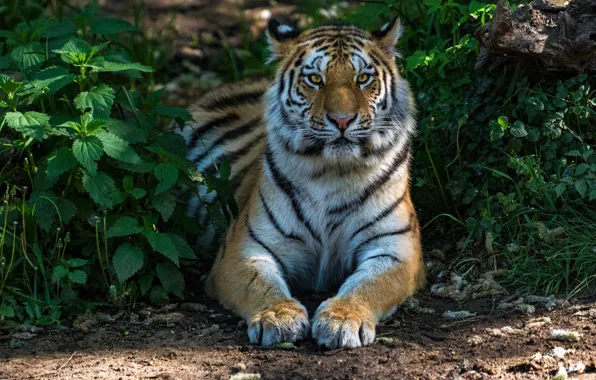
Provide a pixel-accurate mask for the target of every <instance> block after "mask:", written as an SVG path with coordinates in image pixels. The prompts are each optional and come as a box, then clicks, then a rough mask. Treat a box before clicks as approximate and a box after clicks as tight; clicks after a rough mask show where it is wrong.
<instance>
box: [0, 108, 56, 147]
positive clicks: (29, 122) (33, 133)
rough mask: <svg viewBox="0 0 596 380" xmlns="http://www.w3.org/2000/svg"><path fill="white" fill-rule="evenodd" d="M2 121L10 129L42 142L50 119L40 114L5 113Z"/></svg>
mask: <svg viewBox="0 0 596 380" xmlns="http://www.w3.org/2000/svg"><path fill="white" fill-rule="evenodd" d="M4 119H5V120H6V124H8V126H9V127H10V128H12V129H14V130H15V131H17V132H20V133H22V134H24V135H25V136H29V137H33V138H34V139H36V140H38V141H41V140H43V138H44V137H45V136H46V132H47V128H49V127H50V117H49V116H48V115H46V114H45V113H40V112H34V111H29V112H25V113H24V114H23V113H20V112H7V113H6V115H5V116H4Z"/></svg>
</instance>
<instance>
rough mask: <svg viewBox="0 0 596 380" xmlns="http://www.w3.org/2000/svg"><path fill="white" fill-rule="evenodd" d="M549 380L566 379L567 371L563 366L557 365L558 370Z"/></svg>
mask: <svg viewBox="0 0 596 380" xmlns="http://www.w3.org/2000/svg"><path fill="white" fill-rule="evenodd" d="M551 380H567V371H566V370H565V367H563V366H562V365H559V370H558V371H557V374H556V375H555V376H553V377H551Z"/></svg>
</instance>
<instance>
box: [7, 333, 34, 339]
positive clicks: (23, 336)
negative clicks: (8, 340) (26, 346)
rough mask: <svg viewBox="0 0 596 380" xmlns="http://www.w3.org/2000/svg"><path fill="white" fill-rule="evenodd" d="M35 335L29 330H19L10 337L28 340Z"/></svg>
mask: <svg viewBox="0 0 596 380" xmlns="http://www.w3.org/2000/svg"><path fill="white" fill-rule="evenodd" d="M36 336H37V334H32V333H30V332H20V333H14V334H12V337H13V338H14V339H19V340H29V339H32V338H35V337H36Z"/></svg>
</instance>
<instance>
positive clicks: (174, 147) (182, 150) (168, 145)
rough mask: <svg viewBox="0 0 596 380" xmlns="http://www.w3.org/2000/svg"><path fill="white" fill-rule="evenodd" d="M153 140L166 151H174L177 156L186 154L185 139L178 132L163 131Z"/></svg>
mask: <svg viewBox="0 0 596 380" xmlns="http://www.w3.org/2000/svg"><path fill="white" fill-rule="evenodd" d="M155 142H156V143H157V145H159V146H160V147H161V148H163V149H165V150H166V151H168V152H171V153H175V154H177V155H179V156H186V152H187V149H186V146H187V145H186V141H185V140H184V137H183V136H182V135H180V134H179V133H174V132H163V133H161V134H160V135H159V136H157V139H156V141H155Z"/></svg>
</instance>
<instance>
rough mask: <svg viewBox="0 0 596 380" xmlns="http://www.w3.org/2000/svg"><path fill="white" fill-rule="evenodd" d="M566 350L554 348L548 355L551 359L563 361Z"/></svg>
mask: <svg viewBox="0 0 596 380" xmlns="http://www.w3.org/2000/svg"><path fill="white" fill-rule="evenodd" d="M567 352H569V351H567V350H566V349H564V348H563V347H555V348H553V350H552V351H551V353H550V356H552V357H553V358H557V359H561V360H562V359H565V355H566V354H567Z"/></svg>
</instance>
